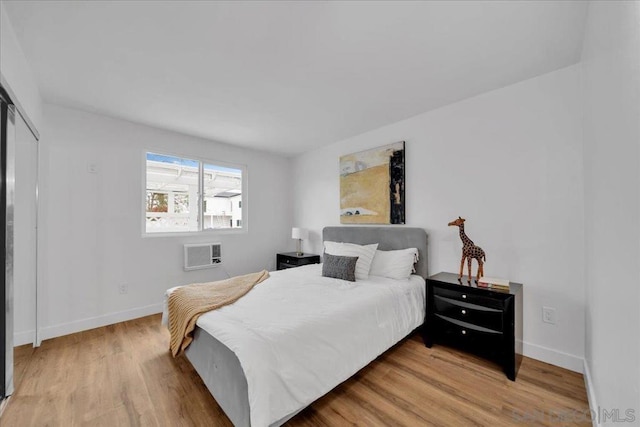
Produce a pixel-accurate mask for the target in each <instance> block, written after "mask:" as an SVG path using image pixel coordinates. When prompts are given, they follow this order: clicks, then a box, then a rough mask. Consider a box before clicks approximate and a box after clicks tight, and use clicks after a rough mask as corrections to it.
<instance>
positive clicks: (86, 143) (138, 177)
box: [40, 104, 291, 338]
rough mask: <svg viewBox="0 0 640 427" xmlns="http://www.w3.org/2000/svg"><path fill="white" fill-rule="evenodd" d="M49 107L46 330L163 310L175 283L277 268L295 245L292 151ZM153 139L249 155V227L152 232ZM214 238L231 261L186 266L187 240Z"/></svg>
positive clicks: (186, 151) (223, 156)
mask: <svg viewBox="0 0 640 427" xmlns="http://www.w3.org/2000/svg"><path fill="white" fill-rule="evenodd" d="M44 113H45V114H44V119H45V130H46V133H45V134H44V135H43V138H42V141H41V157H42V165H41V183H42V184H41V185H42V191H41V192H42V196H43V200H42V221H41V227H42V229H41V233H42V236H41V237H42V239H41V258H40V263H41V265H40V267H41V270H42V275H41V278H42V282H41V292H40V298H41V300H42V308H41V311H40V314H41V318H42V326H43V331H42V334H43V338H48V337H51V336H57V335H61V334H65V333H69V332H74V331H78V330H82V329H88V328H91V327H95V326H98V325H102V324H108V323H114V322H116V321H120V320H124V319H128V318H133V317H136V316H140V315H145V314H149V313H154V312H158V311H159V307H160V306H159V304H160V303H161V301H162V297H163V293H164V291H165V290H166V289H167V288H169V287H171V286H175V285H179V284H186V283H192V282H199V281H210V280H216V279H221V278H226V277H227V275H226V273H228V274H229V275H238V274H243V273H248V272H251V271H257V270H260V269H263V268H269V269H273V268H274V267H275V254H276V252H277V251H281V250H283V249H287V248H288V247H289V246H290V245H291V239H290V238H289V235H290V227H291V209H290V206H291V202H290V195H289V194H290V193H289V192H288V191H284V190H283V189H285V188H286V187H287V185H288V182H289V173H290V172H289V171H290V160H289V159H286V158H283V157H279V156H275V155H272V154H267V153H264V152H259V151H253V150H248V149H243V148H239V147H232V146H229V145H225V144H221V143H215V142H212V141H206V140H203V139H198V138H193V137H188V136H185V135H181V134H178V133H173V132H168V131H163V130H159V129H155V128H151V127H147V126H143V125H138V124H134V123H130V122H127V121H122V120H117V119H111V118H108V117H105V116H99V115H95V114H91V113H87V112H81V111H77V110H72V109H67V108H63V107H58V106H53V105H49V104H45V109H44ZM146 149H149V150H152V151H155V152H167V153H176V154H180V155H184V156H186V157H190V156H193V157H204V158H207V159H211V160H221V161H227V162H232V163H237V164H244V165H247V167H248V178H247V179H248V185H249V190H248V196H247V197H244V203H243V207H245V208H246V209H248V215H249V231H248V233H245V234H217V235H215V234H214V235H207V236H198V237H175V236H173V237H146V238H143V237H142V215H143V212H142V200H143V197H144V193H143V181H142V180H143V176H144V172H143V170H144V169H143V168H144V166H143V165H144V163H143V157H144V156H143V153H144V151H145V150H146ZM89 163H95V164H96V166H97V168H98V173H96V174H91V173H88V170H87V165H88V164H89ZM211 241H214V242H222V244H223V257H224V266H223V267H224V269H223V268H214V269H208V270H199V271H191V272H184V271H183V268H182V266H183V244H185V243H194V242H211ZM122 283H126V284H128V286H129V292H128V294H126V295H121V294H119V292H118V286H119V285H120V284H122Z"/></svg>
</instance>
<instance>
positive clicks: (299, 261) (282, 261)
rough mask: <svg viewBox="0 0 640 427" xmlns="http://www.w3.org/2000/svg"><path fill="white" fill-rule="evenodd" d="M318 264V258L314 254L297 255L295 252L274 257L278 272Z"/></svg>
mask: <svg viewBox="0 0 640 427" xmlns="http://www.w3.org/2000/svg"><path fill="white" fill-rule="evenodd" d="M319 263H320V256H319V255H315V254H302V255H298V254H296V253H295V252H288V253H281V254H277V255H276V268H277V269H278V270H284V269H287V268H293V267H300V266H302V265H309V264H319Z"/></svg>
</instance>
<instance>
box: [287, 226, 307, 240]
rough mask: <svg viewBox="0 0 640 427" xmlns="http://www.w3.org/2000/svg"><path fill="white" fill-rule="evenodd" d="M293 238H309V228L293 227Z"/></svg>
mask: <svg viewBox="0 0 640 427" xmlns="http://www.w3.org/2000/svg"><path fill="white" fill-rule="evenodd" d="M291 238H292V239H307V238H309V230H307V229H306V228H298V227H293V228H292V229H291Z"/></svg>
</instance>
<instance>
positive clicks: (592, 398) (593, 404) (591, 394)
mask: <svg viewBox="0 0 640 427" xmlns="http://www.w3.org/2000/svg"><path fill="white" fill-rule="evenodd" d="M583 376H584V387H585V388H586V389H587V400H589V409H590V410H591V414H592V415H593V414H597V413H598V402H597V401H596V391H595V389H594V388H593V381H592V380H591V371H590V370H589V364H588V363H587V359H584V367H583ZM591 424H592V425H593V427H600V423H599V422H598V417H597V416H595V417H593V418H592V419H591Z"/></svg>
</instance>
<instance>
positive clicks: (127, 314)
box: [31, 303, 163, 342]
mask: <svg viewBox="0 0 640 427" xmlns="http://www.w3.org/2000/svg"><path fill="white" fill-rule="evenodd" d="M162 307H163V305H162V303H160V304H152V305H147V306H144V307H139V308H134V309H131V310H125V311H118V312H115V313H109V314H104V315H102V316H96V317H90V318H87V319H81V320H76V321H73V322H69V323H61V324H59V325H54V326H47V327H45V328H42V329H41V330H40V337H41V339H43V340H47V339H50V338H55V337H61V336H63V335H69V334H73V333H76V332H81V331H86V330H89V329H94V328H99V327H101V326H107V325H112V324H114V323H119V322H125V321H127V320H132V319H137V318H138V317H144V316H149V315H151V314H157V313H162ZM31 342H33V338H32V339H31Z"/></svg>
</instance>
